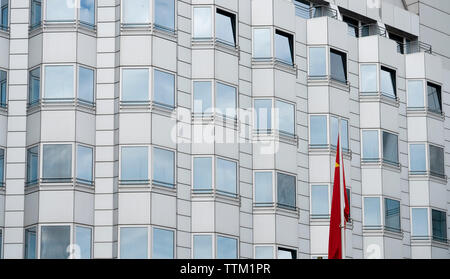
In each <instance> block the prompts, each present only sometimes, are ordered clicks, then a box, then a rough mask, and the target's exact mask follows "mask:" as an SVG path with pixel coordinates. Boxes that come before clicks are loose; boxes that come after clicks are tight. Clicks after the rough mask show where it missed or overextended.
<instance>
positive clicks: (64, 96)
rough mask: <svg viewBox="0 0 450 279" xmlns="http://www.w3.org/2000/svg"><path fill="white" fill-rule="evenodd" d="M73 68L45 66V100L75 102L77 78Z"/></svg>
mask: <svg viewBox="0 0 450 279" xmlns="http://www.w3.org/2000/svg"><path fill="white" fill-rule="evenodd" d="M73 68H74V67H73V66H45V82H44V84H45V85H44V99H45V100H47V101H56V100H60V101H69V100H73V98H74V78H75V77H74V72H73Z"/></svg>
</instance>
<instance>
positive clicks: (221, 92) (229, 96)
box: [216, 82, 236, 119]
mask: <svg viewBox="0 0 450 279" xmlns="http://www.w3.org/2000/svg"><path fill="white" fill-rule="evenodd" d="M216 90H217V92H216V109H217V111H216V113H218V114H221V115H223V116H225V117H228V118H233V119H234V118H235V117H236V88H234V87H232V86H229V85H226V84H223V83H220V82H218V83H217V89H216Z"/></svg>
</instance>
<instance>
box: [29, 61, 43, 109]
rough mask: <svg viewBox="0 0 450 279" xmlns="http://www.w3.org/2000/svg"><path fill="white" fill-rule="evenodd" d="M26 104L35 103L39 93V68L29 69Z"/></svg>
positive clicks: (37, 100)
mask: <svg viewBox="0 0 450 279" xmlns="http://www.w3.org/2000/svg"><path fill="white" fill-rule="evenodd" d="M28 86H29V90H28V91H29V92H28V104H29V105H30V106H32V105H34V104H37V103H38V102H39V98H40V95H41V68H36V69H34V70H31V71H30V77H29V84H28Z"/></svg>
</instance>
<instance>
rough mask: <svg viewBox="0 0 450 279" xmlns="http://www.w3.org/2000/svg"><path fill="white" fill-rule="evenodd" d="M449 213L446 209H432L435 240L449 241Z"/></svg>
mask: <svg viewBox="0 0 450 279" xmlns="http://www.w3.org/2000/svg"><path fill="white" fill-rule="evenodd" d="M446 215H447V214H446V213H445V212H444V211H439V210H435V209H432V210H431V220H432V227H433V240H436V241H440V242H447V216H446Z"/></svg>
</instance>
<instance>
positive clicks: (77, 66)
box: [75, 64, 97, 106]
mask: <svg viewBox="0 0 450 279" xmlns="http://www.w3.org/2000/svg"><path fill="white" fill-rule="evenodd" d="M80 68H85V69H87V70H91V71H92V82H93V84H92V103H91V102H90V101H88V100H84V99H81V98H80V86H79V84H80ZM76 69H77V76H76V81H75V82H76V85H75V88H76V90H75V93H76V96H75V98H76V100H77V102H81V103H83V104H85V105H88V106H95V104H96V101H97V90H96V89H97V86H96V85H97V71H96V69H95V68H93V67H91V66H87V65H81V64H77V65H76Z"/></svg>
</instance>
